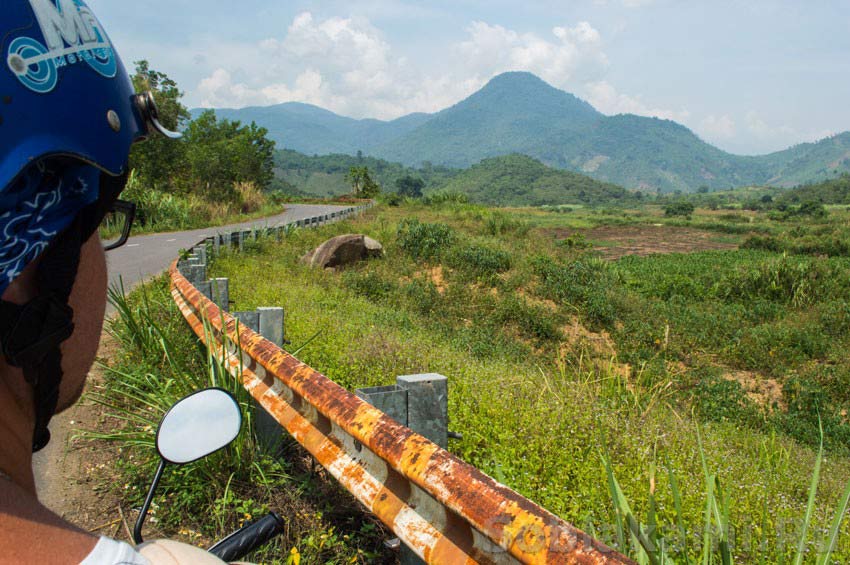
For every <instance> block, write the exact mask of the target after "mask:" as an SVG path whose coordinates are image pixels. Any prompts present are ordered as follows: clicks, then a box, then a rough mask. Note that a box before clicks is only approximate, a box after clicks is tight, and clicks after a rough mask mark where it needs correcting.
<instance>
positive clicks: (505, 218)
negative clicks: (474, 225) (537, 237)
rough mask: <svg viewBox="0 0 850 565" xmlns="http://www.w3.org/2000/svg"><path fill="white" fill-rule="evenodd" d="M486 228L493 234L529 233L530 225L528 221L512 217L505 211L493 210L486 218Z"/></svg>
mask: <svg viewBox="0 0 850 565" xmlns="http://www.w3.org/2000/svg"><path fill="white" fill-rule="evenodd" d="M484 228H485V230H486V232H487V233H488V234H490V235H493V236H498V235H502V234H506V233H509V232H515V233H516V234H517V235H520V236H522V235H525V234H526V233H528V230H529V228H530V226H529V225H528V223H527V222H523V221H522V220H517V219H516V218H512V217H511V216H509V215H508V214H506V213H504V212H498V211H496V212H493V213H491V214H488V215H487V216H486V218H485V219H484Z"/></svg>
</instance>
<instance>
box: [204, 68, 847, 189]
mask: <svg viewBox="0 0 850 565" xmlns="http://www.w3.org/2000/svg"><path fill="white" fill-rule="evenodd" d="M197 112H198V111H197V110H195V111H193V113H197ZM217 113H218V115H219V116H221V117H225V118H228V119H234V120H240V121H243V122H247V121H256V122H257V123H258V124H260V125H262V126H264V127H266V128H267V129H268V130H269V134H270V137H271V138H272V139H274V140H275V141H277V143H278V145H279V146H280V147H287V148H290V149H294V150H297V151H300V152H302V153H307V154H323V155H324V154H330V153H348V154H355V153H357V151H363V152H364V153H365V154H368V155H372V156H375V157H380V158H383V159H386V160H390V161H398V162H400V163H403V164H405V165H408V166H418V165H422V164H424V163H426V162H430V163H432V164H435V165H443V166H450V167H469V166H471V165H473V164H475V163H478V162H479V161H481V160H482V159H486V158H490V157H496V156H501V155H509V154H512V153H521V154H524V155H529V156H531V157H534V158H536V159H539V160H540V161H542V162H543V163H545V164H547V165H550V166H554V167H558V168H563V169H569V170H573V171H576V172H581V173H584V174H587V175H590V176H592V177H594V178H596V179H599V180H603V181H609V182H615V183H617V184H621V185H624V186H626V187H629V188H640V189H642V190H660V191H663V192H669V191H672V190H683V191H686V192H691V191H695V190H697V188H699V187H701V186H708V187H709V188H711V189H714V190H718V189H728V188H730V187H736V186H743V185H751V184H765V183H769V184H772V185H776V186H794V185H797V184H800V183H803V182H811V181H816V180H824V179H826V178H830V177H834V176H835V175H836V174H838V173H841V172H850V132H847V133H844V134H841V135H838V136H835V137H832V138H828V139H825V140H822V141H819V142H817V143H808V144H802V145H797V146H795V147H792V148H789V149H786V150H784V151H778V152H776V153H771V154H769V155H762V156H758V157H746V156H739V155H732V154H730V153H726V152H725V151H722V150H720V149H718V148H716V147H714V146H712V145H710V144H708V143H705V142H704V141H702V140H701V139H700V138H699V137H697V136H696V135H695V134H694V133H693V132H692V131H690V130H689V129H688V128H686V127H684V126H682V125H680V124H677V123H675V122H672V121H669V120H659V119H657V118H646V117H641V116H634V115H630V114H626V115H617V116H605V115H603V114H600V113H599V112H597V111H596V110H595V109H593V107H592V106H590V104H588V103H587V102H584V101H582V100H580V99H578V98H576V97H575V96H573V95H572V94H569V93H566V92H563V91H561V90H558V89H556V88H554V87H552V86H550V85H548V84H546V83H545V82H543V81H542V80H540V79H539V78H537V77H536V76H534V75H532V74H530V73H525V72H512V73H505V74H502V75H499V76H497V77H495V78H493V79H492V80H491V81H490V82H489V83H488V84H487V85H486V86H484V87H483V88H482V89H481V90H479V91H478V92H476V93H475V94H473V95H472V96H470V97H469V98H467V99H465V100H462V101H461V102H459V103H457V104H455V105H454V106H452V107H450V108H447V109H445V110H442V111H441V112H438V113H436V114H411V115H409V116H404V117H402V118H399V119H396V120H393V121H389V122H383V121H379V120H354V119H351V118H345V117H342V116H338V115H336V114H334V113H332V112H329V111H327V110H322V109H321V108H318V107H316V106H310V105H307V104H299V103H286V104H280V105H277V106H271V107H267V108H256V107H255V108H243V109H241V110H217Z"/></svg>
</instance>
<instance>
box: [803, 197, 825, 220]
mask: <svg viewBox="0 0 850 565" xmlns="http://www.w3.org/2000/svg"><path fill="white" fill-rule="evenodd" d="M797 215H798V216H811V217H813V218H823V217H825V216H826V215H827V211H826V208H824V206H823V204H821V203H820V202H813V201H811V200H809V201H807V202H803V203H802V204H800V207H799V208H797Z"/></svg>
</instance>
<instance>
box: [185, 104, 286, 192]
mask: <svg viewBox="0 0 850 565" xmlns="http://www.w3.org/2000/svg"><path fill="white" fill-rule="evenodd" d="M267 133H268V131H267V130H266V129H265V128H261V127H259V126H257V125H256V124H255V123H251V124H250V125H248V126H243V125H242V124H241V123H240V122H238V121H230V120H218V119H217V118H216V115H215V112H213V111H212V110H207V111H205V112H203V113H202V114H201V115H200V116H198V118H197V119H195V120H193V121H192V122H190V123H189V125H188V126H187V127H186V131H185V132H184V136H183V142H184V143H185V145H186V149H185V154H186V155H185V156H186V165H187V167H188V174H187V175H186V176H185V177H184V178H181V179H179V180H180V184H181V185H182V186H183V187H184V188H187V189H188V190H191V191H195V192H199V193H202V194H204V195H205V196H207V197H208V198H213V199H224V200H231V199H233V198H234V197H235V193H234V184H236V183H238V182H251V183H254V184H256V185H257V186H258V187H260V188H267V187H268V186H269V184H270V183H271V180H272V179H273V178H274V171H273V168H274V147H275V143H274V141H271V140H269V139H267V138H266V134H267Z"/></svg>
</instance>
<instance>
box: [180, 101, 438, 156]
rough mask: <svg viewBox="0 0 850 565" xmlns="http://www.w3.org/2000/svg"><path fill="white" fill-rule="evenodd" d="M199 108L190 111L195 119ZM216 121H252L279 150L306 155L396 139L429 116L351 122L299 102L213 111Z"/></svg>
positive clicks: (353, 151)
mask: <svg viewBox="0 0 850 565" xmlns="http://www.w3.org/2000/svg"><path fill="white" fill-rule="evenodd" d="M201 112H203V109H200V108H196V109H194V110H192V112H191V113H192V117H193V118H195V117H197V116H198V115H199V114H200V113H201ZM215 113H216V115H217V116H218V117H219V118H225V119H228V120H238V121H240V122H243V123H248V122H256V123H257V124H259V125H261V126H263V127H264V128H266V129H267V130H269V139H272V140H274V141H275V142H276V143H277V144H278V146H279V147H286V148H289V149H294V150H296V151H298V152H300V153H305V154H308V155H313V154H320V155H327V154H331V153H347V154H349V155H354V154H356V153H357V151H359V150H366V149H367V148H370V147H373V146H376V145H379V144H382V143H385V142H387V141H389V140H391V139H396V138H398V137H400V136H402V135H404V134H406V133H407V132H409V131H411V130H413V129H415V128H417V127H418V126H420V125H422V124H423V123H425V122H427V121H428V120H429V119H430V118H431V115H430V114H409V115H407V116H403V117H401V118H398V119H396V120H392V121H389V122H384V121H381V120H371V119H367V120H355V119H352V118H346V117H343V116H339V115H337V114H334V113H333V112H330V111H328V110H324V109H322V108H319V107H318V106H313V105H311V104H302V103H300V102H286V103H284V104H277V105H275V106H251V107H248V108H241V109H238V110H234V109H230V108H223V109H216V110H215Z"/></svg>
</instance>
